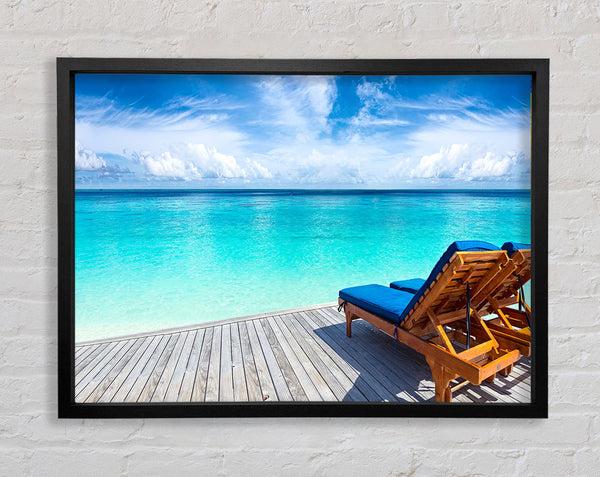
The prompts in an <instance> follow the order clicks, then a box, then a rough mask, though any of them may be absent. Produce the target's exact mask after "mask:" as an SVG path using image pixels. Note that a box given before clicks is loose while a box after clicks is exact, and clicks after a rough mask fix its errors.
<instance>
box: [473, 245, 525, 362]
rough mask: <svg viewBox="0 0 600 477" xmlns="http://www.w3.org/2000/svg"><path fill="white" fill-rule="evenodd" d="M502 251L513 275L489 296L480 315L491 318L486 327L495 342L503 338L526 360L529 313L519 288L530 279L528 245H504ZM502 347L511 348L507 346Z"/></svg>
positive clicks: (521, 289) (521, 288) (521, 290)
mask: <svg viewBox="0 0 600 477" xmlns="http://www.w3.org/2000/svg"><path fill="white" fill-rule="evenodd" d="M502 249H503V250H505V251H506V253H507V254H508V256H509V257H510V260H511V262H512V263H513V265H514V271H513V273H512V274H511V275H510V276H509V277H507V279H506V280H504V281H503V282H502V283H501V284H500V285H499V286H498V287H497V289H496V290H493V291H492V292H491V293H490V294H489V296H488V297H487V299H486V302H485V306H484V307H483V309H482V310H481V312H482V313H484V314H492V315H494V316H495V317H494V318H492V319H490V320H486V323H487V325H488V328H489V329H490V330H491V331H492V333H493V334H494V336H495V337H496V339H499V340H502V339H504V338H507V339H508V340H509V341H511V342H512V345H514V346H516V347H517V349H519V351H520V353H521V354H523V355H525V356H529V355H530V354H531V331H530V326H531V309H530V308H529V306H528V305H527V303H526V302H525V298H524V297H523V285H525V283H527V282H528V281H529V280H530V279H531V245H529V244H522V243H516V242H506V243H505V244H504V245H502ZM515 305H518V308H515V307H514V306H515ZM506 345H507V346H510V345H511V344H510V343H508V342H507V343H506Z"/></svg>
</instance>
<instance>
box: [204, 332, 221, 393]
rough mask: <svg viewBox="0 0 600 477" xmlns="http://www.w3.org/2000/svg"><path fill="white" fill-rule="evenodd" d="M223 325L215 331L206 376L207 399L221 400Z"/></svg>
mask: <svg viewBox="0 0 600 477" xmlns="http://www.w3.org/2000/svg"><path fill="white" fill-rule="evenodd" d="M222 336H223V327H222V326H217V327H216V328H215V329H214V331H213V339H212V346H211V350H210V362H209V363H208V374H207V376H206V395H205V397H204V399H205V401H218V400H219V382H220V379H221V343H222Z"/></svg>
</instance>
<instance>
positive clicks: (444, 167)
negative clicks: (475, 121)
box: [396, 144, 528, 181]
mask: <svg viewBox="0 0 600 477" xmlns="http://www.w3.org/2000/svg"><path fill="white" fill-rule="evenodd" d="M406 166H407V165H406V164H404V165H403V168H402V169H404V170H406V169H407V167H406ZM527 166H528V164H526V163H525V158H524V156H523V155H522V154H517V153H514V152H507V153H505V154H497V153H494V152H491V151H485V150H484V149H483V148H482V147H481V146H474V145H469V144H452V145H451V146H450V147H442V148H441V149H440V151H439V152H436V153H434V154H429V155H425V156H422V157H421V158H420V160H419V161H418V163H417V165H416V166H414V167H412V169H410V172H409V173H408V175H409V177H411V178H421V179H459V180H465V181H477V180H490V179H495V180H509V179H511V178H519V177H521V176H522V175H523V173H525V172H526V171H527V170H528V167H527ZM399 170H401V169H399V168H398V167H397V168H396V173H397V172H398V171H399Z"/></svg>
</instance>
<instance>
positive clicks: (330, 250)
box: [75, 190, 531, 341]
mask: <svg viewBox="0 0 600 477" xmlns="http://www.w3.org/2000/svg"><path fill="white" fill-rule="evenodd" d="M530 204H531V203H530V195H529V192H528V191H527V192H515V191H510V192H508V191H452V192H447V191H167V190H164V191H77V192H76V194H75V209H76V210H75V320H76V340H77V341H82V340H89V339H96V338H103V337H110V336H118V335H122V334H129V333H138V332H144V331H152V330H157V329H162V328H168V327H174V326H184V325H190V324H194V323H202V322H207V321H212V320H219V319H223V318H231V317H237V316H244V315H249V314H254V313H262V312H269V311H275V310H281V309H286V308H293V307H299V306H306V305H313V304H319V303H325V302H333V301H336V300H337V296H338V290H340V289H341V288H345V287H349V286H354V285H361V284H367V283H379V284H382V285H388V284H389V282H390V281H393V280H400V279H405V278H414V277H426V276H427V275H428V274H429V272H430V271H431V268H432V267H433V265H434V264H435V262H436V261H437V259H438V258H439V257H440V255H441V254H442V253H443V252H444V251H445V249H446V248H447V247H448V245H449V244H450V243H451V242H453V241H455V240H469V239H474V240H485V241H488V242H492V243H494V244H497V245H502V243H504V242H505V241H509V240H513V241H519V242H527V243H528V242H530V240H531V239H530V236H531V231H530V218H531V205H530Z"/></svg>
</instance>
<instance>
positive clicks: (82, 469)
mask: <svg viewBox="0 0 600 477" xmlns="http://www.w3.org/2000/svg"><path fill="white" fill-rule="evenodd" d="M55 452H56V451H55V450H54V449H52V448H48V449H40V450H37V451H36V452H35V453H34V454H33V456H32V457H31V463H30V466H31V472H32V475H44V476H48V477H54V476H56V477H69V476H79V475H86V476H90V477H105V476H107V475H122V474H121V472H122V471H123V470H124V469H125V465H126V463H125V459H124V458H123V457H122V456H121V455H120V453H119V452H110V451H108V452H107V451H100V450H96V449H93V448H92V449H86V450H82V449H73V448H71V449H69V448H68V447H67V448H66V449H65V450H64V451H63V452H64V457H63V458H62V459H57V458H56V454H55Z"/></svg>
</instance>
